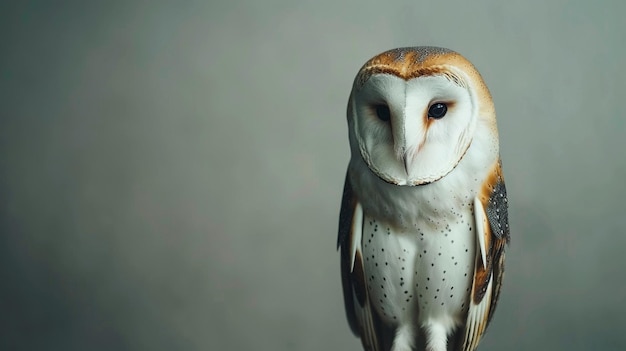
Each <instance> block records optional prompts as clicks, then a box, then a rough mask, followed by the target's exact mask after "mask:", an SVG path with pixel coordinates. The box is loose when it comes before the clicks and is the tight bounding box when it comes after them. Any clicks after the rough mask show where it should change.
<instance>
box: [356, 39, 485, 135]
mask: <svg viewBox="0 0 626 351" xmlns="http://www.w3.org/2000/svg"><path fill="white" fill-rule="evenodd" d="M458 72H462V74H461V75H459V74H457V73H458ZM375 74H391V75H394V76H397V77H399V78H401V79H404V80H408V79H412V78H416V77H423V76H432V75H442V76H444V77H446V78H447V79H449V80H450V81H451V82H453V83H455V84H457V85H459V86H461V87H470V86H471V87H473V90H474V91H475V93H476V98H477V100H478V101H479V106H480V111H479V116H481V117H482V118H485V119H487V120H488V121H489V122H490V124H491V126H490V127H491V129H492V130H493V131H494V133H497V127H496V123H495V122H496V120H495V109H494V106H493V101H492V99H491V93H490V92H489V89H488V88H487V85H486V84H485V82H484V81H483V79H482V76H481V75H480V73H478V71H477V70H476V68H475V67H474V65H473V64H472V63H471V62H469V61H468V60H467V59H466V58H465V57H463V56H462V55H461V54H459V53H457V52H454V51H451V50H447V49H443V48H433V47H407V48H398V49H393V50H389V51H385V52H383V53H381V54H379V55H377V56H374V57H373V58H371V59H370V60H369V61H367V62H366V63H365V65H363V67H361V70H360V71H359V73H358V74H357V76H356V78H355V80H354V89H356V90H358V89H360V88H361V87H362V86H363V85H364V84H365V82H366V81H367V80H368V79H369V78H370V77H371V76H372V75H375Z"/></svg>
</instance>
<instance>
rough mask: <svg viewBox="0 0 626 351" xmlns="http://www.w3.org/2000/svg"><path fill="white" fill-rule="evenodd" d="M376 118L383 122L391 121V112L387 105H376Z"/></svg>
mask: <svg viewBox="0 0 626 351" xmlns="http://www.w3.org/2000/svg"><path fill="white" fill-rule="evenodd" d="M376 117H378V119H380V120H381V121H383V122H388V121H389V119H391V112H390V111H389V106H387V105H376Z"/></svg>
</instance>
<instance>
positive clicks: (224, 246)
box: [0, 0, 626, 351]
mask: <svg viewBox="0 0 626 351" xmlns="http://www.w3.org/2000/svg"><path fill="white" fill-rule="evenodd" d="M625 4H626V3H624V2H620V1H598V2H590V1H582V0H579V1H552V2H549V3H548V2H545V1H539V0H532V1H523V2H505V1H473V2H469V1H467V2H465V1H457V2H444V1H440V2H436V1H387V2H383V1H356V0H352V1H343V2H339V1H330V0H325V1H315V2H313V1H311V2H299V1H253V0H248V1H243V0H237V1H230V2H227V1H222V2H221V3H218V2H208V1H207V2H184V1H179V2H171V3H166V2H156V1H152V2H148V1H126V2H112V1H111V2H100V3H88V2H76V3H74V4H72V3H62V2H56V3H54V4H53V3H52V2H43V1H42V2H41V3H38V2H35V1H21V2H16V3H11V2H2V4H1V5H0V49H1V52H0V311H1V312H0V333H1V334H0V349H2V350H257V351H258V350H355V351H356V350H360V343H359V341H358V340H357V339H356V338H354V337H353V336H352V334H351V333H350V330H349V328H348V325H347V323H346V319H345V316H344V310H343V301H342V293H341V282H340V274H339V267H338V266H339V255H338V253H337V252H336V250H335V240H336V229H337V217H338V210H339V202H340V197H341V190H342V187H343V179H344V174H345V173H344V172H345V169H346V166H347V162H348V158H349V150H348V138H347V126H346V121H345V107H346V103H347V99H348V94H349V91H350V88H351V86H352V80H353V78H354V75H355V74H356V72H357V71H358V69H359V68H360V66H361V65H362V64H363V63H364V62H365V61H366V60H367V59H369V58H370V57H372V56H373V55H375V54H377V53H379V52H381V51H384V50H387V49H390V48H393V47H399V46H413V45H437V46H444V47H448V48H451V49H454V50H456V51H458V52H460V53H462V54H463V55H465V56H466V57H467V58H469V59H470V60H471V61H472V62H473V63H474V64H475V66H476V67H477V68H478V69H479V71H480V72H481V73H482V75H483V77H484V79H485V81H486V82H487V84H488V86H489V87H490V89H491V92H492V94H493V98H494V100H495V104H496V110H497V114H498V123H499V129H500V142H501V154H502V159H503V165H504V172H505V177H506V182H507V183H506V184H507V187H508V192H509V198H510V205H511V207H510V220H511V227H512V241H511V246H510V247H509V251H508V262H507V275H506V278H505V282H504V284H505V285H504V289H503V293H502V297H501V301H500V305H499V307H498V310H497V311H496V316H495V319H494V321H493V323H492V325H491V326H490V328H489V330H488V332H487V334H486V336H485V338H484V339H483V342H482V344H481V347H480V349H481V350H623V349H624V348H626V333H624V327H625V326H626V304H625V303H624V301H626V279H625V278H626V274H625V273H624V267H625V265H624V252H625V248H626V235H624V233H625V229H624V227H625V224H624V218H625V215H624V204H625V203H626V200H625V197H626V188H625V186H624V178H625V177H626V156H625V155H626V154H625V151H626V137H625V136H624V134H625V132H626V123H625V118H624V117H625V116H624V106H625V102H626V93H625V92H626V87H625V82H626V70H625V69H624V66H623V65H624V62H626V51H625V48H626V45H625V44H624V35H625V34H626V24H625V23H626V21H624V20H623V14H624V12H625V11H626V5H625Z"/></svg>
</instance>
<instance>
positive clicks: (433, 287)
mask: <svg viewBox="0 0 626 351" xmlns="http://www.w3.org/2000/svg"><path fill="white" fill-rule="evenodd" d="M473 226H474V220H473V216H472V214H471V211H470V209H469V208H467V209H466V210H465V211H459V212H458V213H454V214H453V215H452V216H446V217H445V219H444V220H441V221H440V219H439V218H437V217H433V218H429V219H426V220H424V221H423V222H421V223H416V225H415V226H414V227H412V228H408V229H395V228H393V227H392V226H389V225H387V224H386V223H384V222H381V221H379V220H376V219H374V218H371V217H369V216H367V215H366V216H364V223H363V237H362V252H363V256H364V260H365V262H364V263H365V265H364V266H365V267H364V268H365V275H366V280H367V284H368V292H369V294H370V299H371V303H372V304H373V306H374V307H375V308H376V309H377V310H378V312H379V314H380V315H381V316H382V317H383V318H384V319H387V321H389V322H392V323H394V322H395V323H399V322H403V323H404V322H410V323H417V324H424V323H425V322H427V321H429V320H433V319H436V320H439V321H441V322H443V323H445V324H447V325H449V326H450V327H453V326H455V325H457V324H458V323H459V322H460V321H461V320H462V318H463V315H464V312H465V311H466V310H467V306H468V296H469V292H470V289H471V282H472V278H473V271H474V262H475V261H474V258H475V242H476V241H475V235H474V228H473Z"/></svg>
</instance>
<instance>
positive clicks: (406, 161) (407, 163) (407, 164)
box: [402, 154, 411, 177]
mask: <svg viewBox="0 0 626 351" xmlns="http://www.w3.org/2000/svg"><path fill="white" fill-rule="evenodd" d="M402 158H403V159H404V171H405V172H406V176H407V177H409V176H410V174H409V169H411V161H409V159H410V157H409V155H408V154H404V156H403V157H402Z"/></svg>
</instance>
